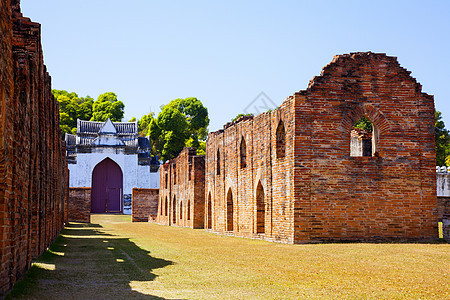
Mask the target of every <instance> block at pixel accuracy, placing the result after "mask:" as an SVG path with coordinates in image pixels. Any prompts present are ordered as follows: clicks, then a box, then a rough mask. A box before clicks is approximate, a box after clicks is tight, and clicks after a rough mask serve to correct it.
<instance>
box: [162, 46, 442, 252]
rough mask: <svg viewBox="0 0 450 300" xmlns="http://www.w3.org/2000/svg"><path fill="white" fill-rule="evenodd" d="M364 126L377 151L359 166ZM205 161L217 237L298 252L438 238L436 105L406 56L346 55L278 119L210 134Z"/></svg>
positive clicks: (266, 116)
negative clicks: (355, 144) (355, 134)
mask: <svg viewBox="0 0 450 300" xmlns="http://www.w3.org/2000/svg"><path fill="white" fill-rule="evenodd" d="M362 116H366V117H367V118H368V119H370V120H371V121H372V123H373V124H374V128H375V136H376V144H375V150H376V151H374V155H373V156H371V157H352V156H350V140H351V134H350V133H351V129H352V125H353V124H354V122H356V121H357V120H359V119H360V118H361V117H362ZM281 122H282V123H281ZM281 124H282V125H281ZM280 128H281V129H280ZM283 129H284V130H283ZM242 139H244V140H245V145H246V147H245V151H246V154H245V160H246V164H245V166H242V163H241V149H242V147H241V143H242ZM205 160H206V167H205V170H206V173H205V174H206V178H205V189H206V193H205V199H206V204H205V207H206V217H205V219H206V220H205V224H206V227H207V228H209V227H211V228H212V230H214V231H218V232H230V233H232V234H235V235H238V236H246V237H259V238H264V239H267V240H278V241H284V242H288V243H302V242H317V241H336V240H337V241H347V240H358V241H364V240H380V239H381V240H424V239H434V238H437V200H436V178H435V176H436V175H435V166H434V160H435V148H434V100H433V97H432V96H429V95H427V94H425V93H422V92H421V86H420V84H418V83H417V82H416V80H415V79H414V78H412V77H411V76H410V72H409V71H407V70H405V69H404V68H402V67H401V66H400V65H399V63H398V62H397V60H396V58H394V57H388V56H386V55H384V54H374V53H370V52H369V53H353V54H347V55H339V56H336V57H335V58H334V59H333V61H332V62H331V63H330V64H329V65H327V66H326V67H325V68H324V69H323V70H322V73H321V75H320V76H318V77H315V78H314V79H313V80H312V81H311V82H310V84H309V87H308V89H306V90H304V91H300V92H298V93H295V94H294V96H291V97H289V98H288V99H287V100H286V101H285V102H283V104H282V105H281V106H280V107H279V108H277V109H276V110H274V111H272V112H268V113H263V114H261V115H259V116H257V117H255V118H243V119H240V120H238V121H237V122H235V123H233V124H227V125H226V126H225V127H224V129H223V130H220V131H218V132H213V133H210V134H209V136H208V140H207V145H206V158H205ZM218 168H219V169H220V170H219V171H218V170H217V169H218ZM161 174H163V173H161ZM161 179H163V177H161ZM161 182H162V181H161ZM210 220H211V221H210Z"/></svg>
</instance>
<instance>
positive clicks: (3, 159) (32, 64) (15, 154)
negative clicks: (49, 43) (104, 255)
mask: <svg viewBox="0 0 450 300" xmlns="http://www.w3.org/2000/svg"><path fill="white" fill-rule="evenodd" d="M19 4H20V3H19V1H18V0H13V1H10V0H6V1H1V2H0V63H1V67H0V77H1V86H0V252H1V257H2V261H1V269H0V296H1V295H2V294H3V293H5V291H7V290H8V289H9V288H11V287H12V285H13V284H14V283H15V282H16V281H17V280H18V279H20V278H21V277H22V275H23V274H24V272H25V271H26V270H27V269H28V268H29V267H30V264H31V259H32V258H34V257H37V256H39V255H40V254H41V253H43V251H44V250H45V249H46V248H47V247H48V246H49V245H50V244H51V242H52V241H53V240H54V238H55V237H56V236H57V234H58V233H59V232H60V230H61V229H62V227H63V225H64V221H65V217H64V210H65V208H66V203H67V198H66V196H67V165H66V162H65V149H64V145H63V144H62V142H61V139H60V130H59V113H58V112H59V110H58V104H57V102H56V101H55V100H54V98H53V96H52V94H51V87H50V81H51V80H50V76H49V75H48V73H47V71H46V68H45V66H44V63H43V56H42V47H41V44H40V25H39V24H37V23H33V22H31V21H30V20H29V19H27V18H24V17H23V16H22V14H21V13H20V7H19Z"/></svg>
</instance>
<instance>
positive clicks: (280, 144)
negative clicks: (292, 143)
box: [276, 121, 286, 158]
mask: <svg viewBox="0 0 450 300" xmlns="http://www.w3.org/2000/svg"><path fill="white" fill-rule="evenodd" d="M276 140H277V158H282V157H284V156H285V154H286V132H285V129H284V124H283V121H280V123H278V127H277V132H276Z"/></svg>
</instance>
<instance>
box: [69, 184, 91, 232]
mask: <svg viewBox="0 0 450 300" xmlns="http://www.w3.org/2000/svg"><path fill="white" fill-rule="evenodd" d="M67 214H68V221H69V222H86V223H89V222H90V221H91V188H90V187H75V188H73V187H72V188H69V201H68V205H67Z"/></svg>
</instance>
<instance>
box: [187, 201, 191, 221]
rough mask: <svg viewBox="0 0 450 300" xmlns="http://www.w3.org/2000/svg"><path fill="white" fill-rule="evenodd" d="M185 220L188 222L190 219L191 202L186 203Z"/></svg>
mask: <svg viewBox="0 0 450 300" xmlns="http://www.w3.org/2000/svg"><path fill="white" fill-rule="evenodd" d="M187 219H188V221H189V220H190V219H191V200H188V203H187Z"/></svg>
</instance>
